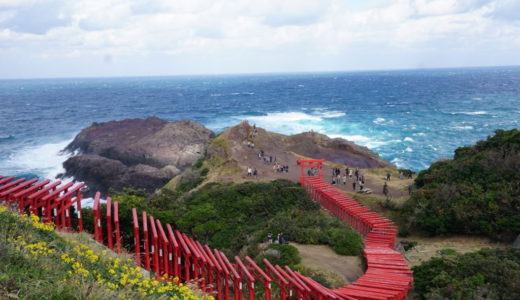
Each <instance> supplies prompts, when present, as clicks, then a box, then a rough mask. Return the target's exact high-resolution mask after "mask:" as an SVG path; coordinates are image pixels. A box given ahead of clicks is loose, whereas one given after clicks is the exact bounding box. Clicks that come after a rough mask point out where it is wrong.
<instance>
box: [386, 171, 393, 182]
mask: <svg viewBox="0 0 520 300" xmlns="http://www.w3.org/2000/svg"><path fill="white" fill-rule="evenodd" d="M390 177H392V174H391V173H390V172H388V173H386V181H390Z"/></svg>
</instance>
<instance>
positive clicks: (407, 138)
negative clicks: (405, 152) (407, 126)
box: [403, 136, 415, 142]
mask: <svg viewBox="0 0 520 300" xmlns="http://www.w3.org/2000/svg"><path fill="white" fill-rule="evenodd" d="M403 141H405V142H415V141H414V140H413V139H412V138H411V137H408V136H407V137H405V138H404V140H403Z"/></svg>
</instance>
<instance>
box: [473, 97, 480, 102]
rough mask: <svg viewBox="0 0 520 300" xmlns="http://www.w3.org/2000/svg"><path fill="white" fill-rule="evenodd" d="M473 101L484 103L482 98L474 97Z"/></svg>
mask: <svg viewBox="0 0 520 300" xmlns="http://www.w3.org/2000/svg"><path fill="white" fill-rule="evenodd" d="M471 100H475V101H482V98H480V97H473V98H471Z"/></svg>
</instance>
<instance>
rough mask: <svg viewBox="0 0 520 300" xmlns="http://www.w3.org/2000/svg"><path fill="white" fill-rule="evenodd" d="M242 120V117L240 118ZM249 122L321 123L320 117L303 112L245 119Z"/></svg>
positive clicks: (279, 113)
mask: <svg viewBox="0 0 520 300" xmlns="http://www.w3.org/2000/svg"><path fill="white" fill-rule="evenodd" d="M240 118H242V117H240ZM247 119H248V120H249V121H254V122H259V123H260V122H265V123H273V122H276V123H280V122H295V121H323V118H322V117H320V116H314V115H310V114H306V113H303V112H274V113H268V114H267V115H265V116H253V117H247Z"/></svg>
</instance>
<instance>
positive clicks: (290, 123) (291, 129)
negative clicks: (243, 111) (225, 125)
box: [232, 112, 325, 134]
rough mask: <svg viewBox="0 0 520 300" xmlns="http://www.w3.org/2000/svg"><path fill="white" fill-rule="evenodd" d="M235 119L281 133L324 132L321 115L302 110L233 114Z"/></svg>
mask: <svg viewBox="0 0 520 300" xmlns="http://www.w3.org/2000/svg"><path fill="white" fill-rule="evenodd" d="M232 119H235V120H237V119H238V120H247V121H249V123H251V124H256V125H257V126H259V127H262V128H265V129H267V130H270V131H274V132H278V133H283V134H297V133H301V132H306V131H316V132H320V133H325V127H324V124H323V120H324V118H323V117H320V116H317V115H313V114H307V113H304V112H273V113H268V114H266V115H263V116H244V115H242V116H235V117H233V118H232Z"/></svg>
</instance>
